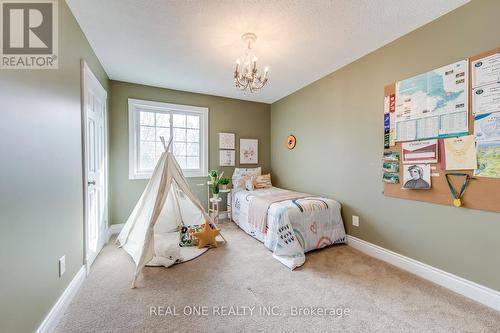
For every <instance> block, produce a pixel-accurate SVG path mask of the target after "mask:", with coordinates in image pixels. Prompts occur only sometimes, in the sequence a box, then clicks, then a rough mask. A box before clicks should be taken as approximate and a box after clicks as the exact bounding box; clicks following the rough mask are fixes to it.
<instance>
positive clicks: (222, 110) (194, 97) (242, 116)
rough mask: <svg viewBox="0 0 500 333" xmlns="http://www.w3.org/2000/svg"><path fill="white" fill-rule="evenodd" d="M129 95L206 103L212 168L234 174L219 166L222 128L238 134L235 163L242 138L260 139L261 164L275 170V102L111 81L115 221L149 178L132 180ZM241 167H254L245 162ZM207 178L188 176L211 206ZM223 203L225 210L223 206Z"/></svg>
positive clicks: (125, 213) (123, 218)
mask: <svg viewBox="0 0 500 333" xmlns="http://www.w3.org/2000/svg"><path fill="white" fill-rule="evenodd" d="M128 98H136V99H144V100H149V101H157V102H166V103H174V104H184V105H192V106H203V107H208V109H209V113H208V114H209V120H208V126H209V168H210V169H218V170H222V171H224V174H225V175H227V176H229V177H230V176H231V175H232V174H233V169H234V168H232V167H231V168H230V167H224V168H223V167H219V166H218V163H219V149H218V147H219V132H230V133H236V163H237V164H236V166H240V165H239V164H238V163H239V153H238V152H239V151H238V148H239V139H240V138H253V139H259V164H258V165H259V166H262V169H263V171H264V172H266V171H267V172H268V171H269V170H270V164H271V162H270V152H269V151H270V117H271V114H270V105H269V104H263V103H255V102H247V101H242V100H237V99H230V98H224V97H216V96H210V95H203V94H196V93H190V92H185V91H177V90H170V89H163V88H156V87H151V86H144V85H139V84H131V83H125V82H118V81H110V110H109V111H110V112H109V123H110V133H109V137H110V143H109V144H110V171H109V173H110V186H111V191H110V199H111V202H110V208H111V211H110V214H111V218H110V222H111V223H112V224H117V223H124V222H125V221H126V220H127V218H128V216H129V215H130V213H131V212H132V209H133V208H134V206H135V204H136V203H137V200H138V199H139V197H140V195H141V193H142V191H143V190H144V188H145V187H146V184H147V180H129V179H128ZM242 167H254V166H253V165H244V166H242ZM206 181H207V178H206V177H205V178H188V182H189V184H190V185H191V189H192V190H193V191H194V193H195V194H196V195H197V197H198V198H199V199H200V200H201V202H202V203H203V204H204V205H205V206H206V204H207V203H206V201H207V194H206V191H207V189H206V186H203V187H202V186H197V184H201V183H206ZM223 207H224V206H223V205H222V206H221V210H224V209H225V208H223Z"/></svg>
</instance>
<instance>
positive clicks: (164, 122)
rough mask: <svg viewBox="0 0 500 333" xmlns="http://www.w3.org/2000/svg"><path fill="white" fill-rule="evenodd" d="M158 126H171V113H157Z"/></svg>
mask: <svg viewBox="0 0 500 333" xmlns="http://www.w3.org/2000/svg"><path fill="white" fill-rule="evenodd" d="M156 126H161V127H170V114H168V113H161V112H157V113H156Z"/></svg>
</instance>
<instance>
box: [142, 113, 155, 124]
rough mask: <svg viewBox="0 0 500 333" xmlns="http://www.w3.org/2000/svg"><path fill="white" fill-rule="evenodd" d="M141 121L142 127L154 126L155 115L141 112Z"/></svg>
mask: <svg viewBox="0 0 500 333" xmlns="http://www.w3.org/2000/svg"><path fill="white" fill-rule="evenodd" d="M139 120H140V122H141V125H150V126H154V124H155V113H154V112H147V111H140V112H139Z"/></svg>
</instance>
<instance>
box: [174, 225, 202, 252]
mask: <svg viewBox="0 0 500 333" xmlns="http://www.w3.org/2000/svg"><path fill="white" fill-rule="evenodd" d="M202 226H203V225H198V224H195V225H190V226H184V227H182V228H181V231H180V233H179V236H180V237H179V238H180V241H179V246H181V247H185V246H197V245H198V238H196V237H194V236H193V234H194V233H195V232H200V231H201V229H203V227H202Z"/></svg>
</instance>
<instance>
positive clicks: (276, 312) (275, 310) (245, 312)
mask: <svg viewBox="0 0 500 333" xmlns="http://www.w3.org/2000/svg"><path fill="white" fill-rule="evenodd" d="M283 310H285V311H283ZM350 314H351V309H350V308H348V307H327V306H289V307H287V308H286V309H283V308H281V307H279V306H277V305H266V306H262V305H259V306H257V305H254V306H246V305H238V306H230V305H220V306H219V305H210V306H208V305H196V306H192V305H186V306H181V307H178V306H172V305H155V306H150V307H149V315H150V316H167V317H175V316H220V317H244V316H260V317H274V316H282V317H286V316H290V317H323V316H325V317H336V318H344V317H347V316H349V315H350Z"/></svg>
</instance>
